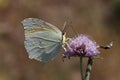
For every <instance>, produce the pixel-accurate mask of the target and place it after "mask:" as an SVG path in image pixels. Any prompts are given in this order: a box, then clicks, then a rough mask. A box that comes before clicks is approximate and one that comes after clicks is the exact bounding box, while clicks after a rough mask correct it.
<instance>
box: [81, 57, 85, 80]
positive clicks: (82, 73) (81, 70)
mask: <svg viewBox="0 0 120 80" xmlns="http://www.w3.org/2000/svg"><path fill="white" fill-rule="evenodd" d="M82 63H83V58H82V56H80V73H81V79H82V80H84V77H83V68H82V66H83V65H82Z"/></svg>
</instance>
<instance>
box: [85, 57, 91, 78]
mask: <svg viewBox="0 0 120 80" xmlns="http://www.w3.org/2000/svg"><path fill="white" fill-rule="evenodd" d="M92 64H93V59H92V58H91V57H89V59H88V64H87V68H86V73H85V78H84V80H90V74H91V69H92Z"/></svg>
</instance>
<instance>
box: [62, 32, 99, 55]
mask: <svg viewBox="0 0 120 80" xmlns="http://www.w3.org/2000/svg"><path fill="white" fill-rule="evenodd" d="M67 47H68V49H67V51H65V53H63V57H72V56H86V57H91V56H95V55H97V54H99V53H100V52H99V50H98V49H97V48H98V45H97V44H96V42H95V41H93V40H92V39H91V38H90V37H89V36H88V35H84V34H81V35H78V37H76V38H73V39H71V40H70V41H69V42H68V46H67Z"/></svg>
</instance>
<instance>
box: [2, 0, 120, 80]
mask: <svg viewBox="0 0 120 80" xmlns="http://www.w3.org/2000/svg"><path fill="white" fill-rule="evenodd" d="M28 17H36V18H41V19H43V20H45V21H47V22H49V23H52V24H54V25H55V26H57V27H58V28H59V29H62V25H63V23H64V22H65V21H71V22H72V23H71V25H72V27H69V28H68V29H67V36H68V37H74V36H75V35H78V34H88V35H90V36H92V38H93V39H95V41H96V42H97V43H98V44H100V45H107V44H109V43H110V42H111V41H114V46H113V47H112V49H110V50H102V49H100V51H101V57H103V59H95V60H94V64H93V69H92V74H91V80H120V49H119V48H120V36H119V35H120V0H0V80H80V71H79V58H71V59H70V60H68V59H65V61H64V62H62V59H61V58H62V53H63V51H61V52H60V54H59V55H58V56H57V58H56V59H55V60H53V61H50V62H48V63H42V62H39V61H36V60H30V59H28V55H27V52H26V50H25V48H24V30H23V26H22V24H21V21H22V20H23V19H25V18H28ZM85 65H86V59H85V60H84V67H85Z"/></svg>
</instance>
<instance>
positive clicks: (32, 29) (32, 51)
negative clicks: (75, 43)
mask: <svg viewBox="0 0 120 80" xmlns="http://www.w3.org/2000/svg"><path fill="white" fill-rule="evenodd" d="M22 23H23V26H24V29H25V42H24V43H25V48H26V50H27V52H28V55H29V58H31V59H36V60H39V61H43V62H47V61H49V60H52V59H54V58H55V57H56V56H57V54H58V53H59V51H60V50H61V48H62V45H61V41H62V33H61V31H60V30H59V29H58V28H56V27H55V26H53V25H51V24H49V23H47V22H44V21H43V20H40V19H36V18H27V19H25V20H24V21H23V22H22Z"/></svg>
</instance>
